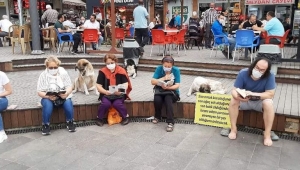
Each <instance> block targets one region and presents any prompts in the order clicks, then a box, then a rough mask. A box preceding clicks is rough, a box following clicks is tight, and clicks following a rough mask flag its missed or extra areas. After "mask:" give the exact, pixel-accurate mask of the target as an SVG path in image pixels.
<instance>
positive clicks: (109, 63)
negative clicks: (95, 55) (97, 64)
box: [105, 62, 115, 65]
mask: <svg viewBox="0 0 300 170" xmlns="http://www.w3.org/2000/svg"><path fill="white" fill-rule="evenodd" d="M105 64H106V65H110V64H115V62H110V63H105Z"/></svg>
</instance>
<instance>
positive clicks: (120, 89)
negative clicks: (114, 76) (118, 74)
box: [108, 84, 125, 94]
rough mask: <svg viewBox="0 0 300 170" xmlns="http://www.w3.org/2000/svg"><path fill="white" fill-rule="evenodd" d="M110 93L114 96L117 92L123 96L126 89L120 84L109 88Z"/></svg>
mask: <svg viewBox="0 0 300 170" xmlns="http://www.w3.org/2000/svg"><path fill="white" fill-rule="evenodd" d="M108 91H109V93H110V94H113V93H115V92H120V93H121V94H125V88H124V86H123V85H121V84H119V85H118V86H108Z"/></svg>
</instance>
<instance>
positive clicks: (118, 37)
mask: <svg viewBox="0 0 300 170" xmlns="http://www.w3.org/2000/svg"><path fill="white" fill-rule="evenodd" d="M115 33H116V35H115V36H116V40H119V42H118V44H117V47H120V46H122V42H123V41H124V38H125V33H124V29H123V28H115Z"/></svg>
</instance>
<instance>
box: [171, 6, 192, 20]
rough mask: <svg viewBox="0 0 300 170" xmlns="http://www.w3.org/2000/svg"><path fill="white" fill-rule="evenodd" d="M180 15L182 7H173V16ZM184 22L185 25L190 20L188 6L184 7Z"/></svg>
mask: <svg viewBox="0 0 300 170" xmlns="http://www.w3.org/2000/svg"><path fill="white" fill-rule="evenodd" d="M176 12H177V13H178V14H179V15H181V6H173V7H172V15H174V14H175V13H176ZM182 13H183V20H182V23H184V22H185V21H186V20H187V18H188V14H189V8H188V6H183V11H182Z"/></svg>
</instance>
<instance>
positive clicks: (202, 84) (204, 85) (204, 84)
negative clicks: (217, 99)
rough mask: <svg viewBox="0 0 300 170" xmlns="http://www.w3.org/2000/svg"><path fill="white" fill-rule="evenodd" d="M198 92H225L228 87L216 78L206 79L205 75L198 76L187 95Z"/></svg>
mask: <svg viewBox="0 0 300 170" xmlns="http://www.w3.org/2000/svg"><path fill="white" fill-rule="evenodd" d="M196 92H201V93H211V94H225V93H226V89H225V87H224V86H223V84H222V83H221V82H219V81H216V80H211V79H206V78H204V77H196V78H195V79H194V81H193V83H192V85H191V87H190V89H189V91H188V93H187V96H190V95H191V94H193V93H194V94H195V93H196Z"/></svg>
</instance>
